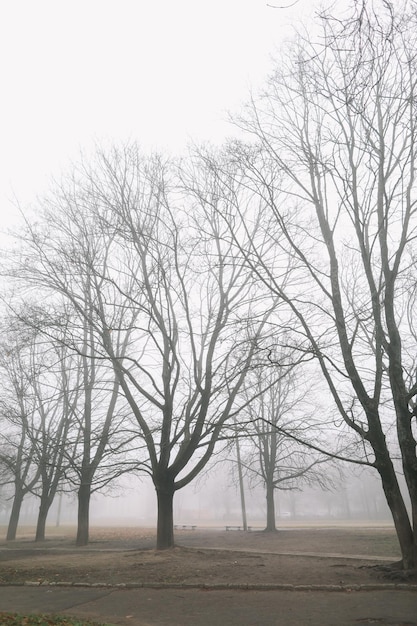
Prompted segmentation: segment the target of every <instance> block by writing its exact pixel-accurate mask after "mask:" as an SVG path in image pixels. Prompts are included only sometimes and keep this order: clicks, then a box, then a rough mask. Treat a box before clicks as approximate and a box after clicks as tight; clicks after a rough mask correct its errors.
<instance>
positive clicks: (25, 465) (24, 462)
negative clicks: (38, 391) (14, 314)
mask: <svg viewBox="0 0 417 626" xmlns="http://www.w3.org/2000/svg"><path fill="white" fill-rule="evenodd" d="M6 327H8V325H6ZM3 330H4V328H3ZM8 330H10V329H8ZM33 345H34V342H33V335H32V334H31V333H28V334H27V335H26V334H25V333H22V332H18V333H17V334H15V335H13V336H11V334H10V333H8V334H7V338H6V337H5V336H4V334H3V337H2V351H1V352H2V354H1V360H0V368H1V379H2V383H3V393H2V398H1V402H0V414H1V418H2V429H1V439H0V457H1V464H2V467H3V468H4V469H5V483H4V484H9V485H10V486H11V487H12V490H13V494H12V499H13V502H12V508H11V512H10V518H9V524H8V528H7V535H6V539H7V540H8V541H12V540H14V539H16V532H17V528H18V524H19V517H20V511H21V508H22V504H23V500H24V498H25V496H26V495H27V494H28V493H31V492H32V490H33V489H34V488H35V487H36V486H37V484H38V481H39V477H40V473H41V468H40V465H39V464H38V463H37V456H36V450H37V445H38V443H39V439H40V437H41V433H40V430H39V428H38V422H37V406H36V405H37V402H36V397H35V394H34V391H33V382H34V377H38V376H39V364H37V367H36V370H37V371H33V361H32V358H31V357H32V356H33V354H32V353H31V348H33ZM31 361H32V362H31Z"/></svg>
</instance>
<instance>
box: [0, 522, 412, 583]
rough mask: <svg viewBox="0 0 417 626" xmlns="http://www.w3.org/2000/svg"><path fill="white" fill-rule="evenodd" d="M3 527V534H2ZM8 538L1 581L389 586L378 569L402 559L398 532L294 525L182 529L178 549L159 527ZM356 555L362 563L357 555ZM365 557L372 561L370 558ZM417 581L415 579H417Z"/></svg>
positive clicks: (27, 532) (0, 552)
mask: <svg viewBox="0 0 417 626" xmlns="http://www.w3.org/2000/svg"><path fill="white" fill-rule="evenodd" d="M1 530H3V529H0V532H1ZM4 536H5V533H4V534H2V535H0V582H1V583H22V582H25V581H37V582H41V583H42V582H44V583H45V582H78V583H96V582H100V583H107V584H120V583H144V582H146V583H153V582H164V583H193V584H216V583H229V584H231V583H233V584H251V585H253V584H294V585H311V584H314V585H321V584H323V585H341V584H342V585H347V586H349V585H363V584H372V583H375V582H378V581H380V582H383V579H382V577H383V575H384V574H383V572H381V571H380V570H379V569H377V568H374V567H372V566H380V565H383V564H384V561H383V559H381V560H379V559H378V558H377V557H379V558H381V557H385V558H386V559H387V561H386V562H385V563H389V561H390V560H396V559H398V558H399V556H400V553H399V548H398V542H397V539H396V536H395V533H394V530H393V529H392V528H391V527H374V528H372V527H343V528H342V527H338V528H334V527H320V528H311V527H310V528H300V527H295V528H286V529H283V530H279V531H278V532H276V533H265V532H263V531H252V532H243V531H239V530H229V531H226V530H224V529H199V528H198V527H197V528H196V529H195V530H190V529H184V530H183V529H179V530H177V531H176V544H177V546H176V547H175V548H174V549H172V550H165V551H156V550H155V549H154V546H155V530H154V529H146V528H115V527H112V528H105V527H103V528H92V529H91V533H90V537H91V541H90V544H89V546H86V547H83V548H77V547H75V545H74V537H75V529H74V528H58V529H49V535H48V537H49V538H48V539H47V540H46V541H44V542H38V543H35V542H34V540H33V537H34V534H33V530H32V529H23V531H21V534H20V536H18V539H17V540H16V541H13V542H6V541H5V539H4V538H3V537H4ZM352 556H354V557H355V558H349V557H352ZM365 557H369V560H368V559H367V558H365ZM413 582H415V581H413Z"/></svg>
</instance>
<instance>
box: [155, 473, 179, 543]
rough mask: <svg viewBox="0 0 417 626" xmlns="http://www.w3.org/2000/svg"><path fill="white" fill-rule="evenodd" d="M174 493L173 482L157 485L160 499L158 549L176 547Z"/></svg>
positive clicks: (157, 534)
mask: <svg viewBox="0 0 417 626" xmlns="http://www.w3.org/2000/svg"><path fill="white" fill-rule="evenodd" d="M174 493H175V489H174V485H173V484H172V485H169V486H167V485H165V486H164V487H156V497H157V501H158V522H157V532H156V549H157V550H166V549H168V548H173V547H174V507H173V504H174Z"/></svg>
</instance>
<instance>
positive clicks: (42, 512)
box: [35, 498, 51, 541]
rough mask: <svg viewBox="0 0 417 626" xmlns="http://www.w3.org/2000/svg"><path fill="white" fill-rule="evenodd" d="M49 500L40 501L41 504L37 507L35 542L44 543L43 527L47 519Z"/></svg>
mask: <svg viewBox="0 0 417 626" xmlns="http://www.w3.org/2000/svg"><path fill="white" fill-rule="evenodd" d="M50 504H51V503H50V501H49V498H45V499H43V500H42V499H41V503H40V505H39V513H38V521H37V524H36V536H35V541H45V527H46V519H47V517H48V512H49V508H50Z"/></svg>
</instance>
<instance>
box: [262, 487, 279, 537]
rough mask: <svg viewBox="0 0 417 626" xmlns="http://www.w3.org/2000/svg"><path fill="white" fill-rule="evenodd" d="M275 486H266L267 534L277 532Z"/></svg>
mask: <svg viewBox="0 0 417 626" xmlns="http://www.w3.org/2000/svg"><path fill="white" fill-rule="evenodd" d="M274 492H275V489H274V485H271V484H270V483H267V485H266V528H265V530H266V531H267V532H271V533H272V532H275V531H276V529H277V527H276V524H275V500H274Z"/></svg>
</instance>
